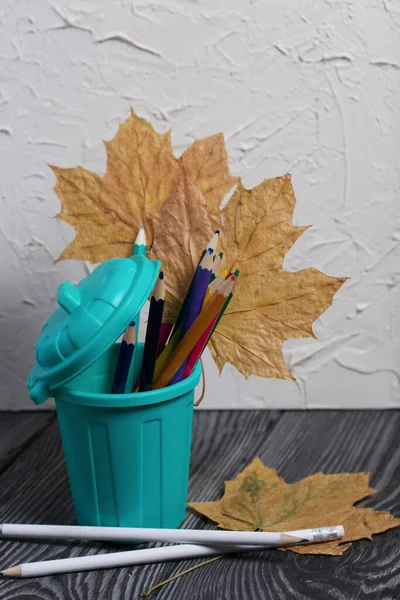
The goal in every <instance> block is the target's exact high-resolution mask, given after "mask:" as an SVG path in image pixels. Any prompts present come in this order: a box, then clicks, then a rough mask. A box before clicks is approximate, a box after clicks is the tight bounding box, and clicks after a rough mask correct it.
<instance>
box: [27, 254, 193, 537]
mask: <svg viewBox="0 0 400 600" xmlns="http://www.w3.org/2000/svg"><path fill="white" fill-rule="evenodd" d="M159 267H160V265H159V263H158V262H157V261H150V260H148V259H147V258H145V257H143V256H136V257H132V258H130V259H112V260H110V261H107V262H106V263H104V264H103V265H100V266H99V267H98V268H97V269H96V270H95V271H94V272H93V273H92V274H91V275H89V276H88V277H86V278H85V279H83V280H82V281H81V282H79V284H77V285H76V286H73V285H72V284H70V283H68V282H64V283H63V284H61V286H60V287H59V288H58V302H59V308H57V309H56V310H55V311H54V313H53V314H52V315H51V316H50V318H49V320H48V321H47V323H45V325H44V327H43V331H42V334H41V336H40V338H39V340H38V342H37V345H36V364H35V366H34V368H33V370H32V372H31V373H30V375H29V377H28V381H27V386H28V389H29V393H30V396H31V399H32V400H33V402H35V403H36V404H41V403H42V402H44V401H45V400H46V399H47V398H49V397H54V399H55V403H56V410H57V416H58V422H59V427H60V432H61V439H62V444H63V449H64V455H65V461H66V465H67V471H68V477H69V482H70V487H71V493H72V498H73V503H74V508H75V514H76V519H77V522H78V523H79V524H80V525H95V526H115V527H117V526H121V527H168V528H176V527H179V525H180V524H181V523H182V521H183V519H184V517H185V511H186V497H187V488H188V480H189V465H190V448H191V437H192V419H193V407H194V388H195V387H196V385H197V384H198V383H199V380H200V375H201V367H200V365H197V366H196V368H195V369H194V371H193V373H192V374H191V375H190V376H189V377H188V378H187V379H185V380H183V381H181V382H179V383H177V384H175V385H171V386H169V387H166V388H163V389H158V390H152V391H149V392H141V393H125V394H110V393H109V392H110V390H111V385H112V379H113V375H114V370H115V365H116V362H117V356H118V350H119V344H118V343H115V341H116V340H117V339H118V338H119V337H120V335H121V334H122V333H123V331H124V329H125V328H126V327H127V326H128V325H129V322H130V321H131V320H132V319H134V318H135V317H134V316H135V315H138V314H139V310H140V308H141V307H142V305H143V303H144V302H145V300H146V298H147V297H148V295H149V294H150V292H151V289H152V287H153V285H154V282H155V280H156V278H157V274H158V271H159ZM142 355H143V345H142V344H140V343H139V344H136V347H135V353H134V360H133V364H132V365H131V372H130V377H129V381H130V384H131V385H132V382H133V381H135V380H136V378H137V376H138V374H139V372H140V367H141V362H142Z"/></svg>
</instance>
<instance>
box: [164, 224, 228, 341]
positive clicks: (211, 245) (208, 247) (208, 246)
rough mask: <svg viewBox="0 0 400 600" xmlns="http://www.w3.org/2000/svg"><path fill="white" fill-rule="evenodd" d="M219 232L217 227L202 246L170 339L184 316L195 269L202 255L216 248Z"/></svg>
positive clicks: (212, 251) (212, 252) (211, 252)
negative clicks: (202, 248)
mask: <svg viewBox="0 0 400 600" xmlns="http://www.w3.org/2000/svg"><path fill="white" fill-rule="evenodd" d="M219 234H220V231H219V229H217V230H216V231H215V232H214V234H213V236H212V237H211V239H210V240H209V241H208V243H207V244H206V245H205V246H204V250H203V251H202V253H201V256H200V258H199V262H198V263H197V267H196V271H195V274H194V275H193V278H192V281H191V282H190V285H189V289H188V291H187V292H186V296H185V297H184V299H183V303H182V306H181V309H180V311H179V314H178V317H177V319H176V322H175V325H174V327H173V329H172V332H171V338H170V339H172V336H173V335H174V333H175V332H176V331H177V330H178V329H179V327H180V326H181V324H182V323H183V319H184V318H185V314H186V309H187V307H188V303H189V301H190V298H191V294H192V289H193V285H194V279H195V275H196V272H197V269H198V268H199V265H200V263H201V261H202V260H203V258H204V256H205V255H206V253H207V251H208V252H209V253H210V254H214V252H215V250H216V248H217V245H218V240H219Z"/></svg>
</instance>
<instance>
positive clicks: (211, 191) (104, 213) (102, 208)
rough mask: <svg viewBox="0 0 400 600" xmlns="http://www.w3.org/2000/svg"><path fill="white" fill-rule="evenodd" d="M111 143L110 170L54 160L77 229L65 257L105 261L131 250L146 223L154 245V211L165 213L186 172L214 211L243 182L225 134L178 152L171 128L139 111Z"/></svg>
mask: <svg viewBox="0 0 400 600" xmlns="http://www.w3.org/2000/svg"><path fill="white" fill-rule="evenodd" d="M105 146H106V152H107V169H106V172H105V174H104V176H103V177H99V176H98V175H96V174H94V173H91V172H90V171H87V170H86V169H83V168H82V167H76V168H72V169H61V168H58V167H52V168H53V171H54V173H55V175H56V178H57V182H56V186H55V188H54V190H55V192H56V193H57V195H58V197H59V198H60V200H61V203H62V209H61V212H60V213H59V214H58V215H57V217H58V218H59V219H62V220H63V221H66V222H67V223H69V224H70V225H72V226H73V227H74V228H75V230H76V237H75V239H74V240H73V241H72V243H71V244H70V245H69V246H68V247H67V248H66V249H65V250H64V252H63V253H62V254H61V256H60V257H59V258H58V260H64V259H67V258H77V259H85V260H89V261H91V262H101V261H104V260H107V259H109V258H113V257H125V256H130V255H131V254H132V246H133V242H134V240H135V237H136V234H137V231H138V228H139V227H140V226H141V225H144V226H145V229H146V237H147V241H148V243H149V246H152V244H153V223H152V221H153V216H154V215H159V212H160V210H161V208H162V206H163V205H164V203H165V201H166V200H167V199H168V198H170V196H172V195H173V194H174V192H175V191H176V187H177V185H179V182H180V181H181V180H182V178H184V179H185V180H186V181H187V182H188V184H190V183H191V184H193V185H196V188H197V190H198V191H199V193H200V194H203V196H204V201H205V203H206V206H207V208H208V209H209V210H210V211H214V212H216V211H217V210H219V205H220V203H221V201H222V199H223V198H224V195H225V194H226V192H227V191H229V190H230V189H231V187H232V186H233V185H234V184H235V183H236V181H237V179H236V178H235V177H232V175H231V174H230V173H229V167H228V160H227V154H226V149H225V145H224V138H223V135H222V134H216V135H213V136H210V137H208V138H205V139H203V140H197V141H196V142H194V144H193V145H192V146H191V147H190V148H188V149H187V150H186V151H185V152H184V153H183V155H182V156H181V157H180V158H179V159H177V158H175V156H174V154H173V152H172V146H171V134H170V132H167V133H165V134H163V135H162V134H159V133H158V132H156V131H155V129H154V128H153V127H152V125H151V124H150V123H148V122H147V121H145V120H144V119H141V118H139V117H138V116H137V115H136V114H135V113H134V111H133V110H132V111H131V115H130V117H129V118H128V119H127V121H125V122H124V123H122V124H121V125H120V127H119V129H118V132H117V134H116V135H115V137H114V139H113V140H111V142H105ZM206 235H207V234H206V233H205V237H206ZM204 243H205V242H204Z"/></svg>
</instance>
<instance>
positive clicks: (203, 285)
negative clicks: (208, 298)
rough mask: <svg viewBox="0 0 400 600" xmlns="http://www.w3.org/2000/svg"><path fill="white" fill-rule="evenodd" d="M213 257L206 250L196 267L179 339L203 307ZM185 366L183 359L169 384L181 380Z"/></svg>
mask: <svg viewBox="0 0 400 600" xmlns="http://www.w3.org/2000/svg"><path fill="white" fill-rule="evenodd" d="M213 258H214V257H213V253H211V252H206V253H205V255H204V256H203V258H202V259H201V261H200V264H199V266H198V267H197V269H196V274H195V276H194V279H193V289H192V293H191V295H190V300H189V302H188V306H187V309H186V313H185V317H184V319H183V328H182V333H181V339H182V338H183V336H184V335H185V334H186V332H187V331H189V329H190V327H191V326H192V325H193V323H194V322H195V320H196V319H197V317H198V315H199V314H200V312H201V309H202V307H203V302H204V297H205V295H206V291H207V288H208V285H209V283H210V277H211V273H212V267H213ZM185 366H186V361H184V362H183V363H182V365H181V366H180V367H179V369H178V371H177V372H176V373H175V375H174V376H173V378H172V379H171V382H170V385H171V384H173V383H178V381H181V379H182V377H183V373H184V372H185Z"/></svg>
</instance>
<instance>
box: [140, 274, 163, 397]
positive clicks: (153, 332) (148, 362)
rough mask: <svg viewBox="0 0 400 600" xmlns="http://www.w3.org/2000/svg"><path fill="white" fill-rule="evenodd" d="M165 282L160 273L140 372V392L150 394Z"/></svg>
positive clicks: (152, 302) (153, 298)
mask: <svg viewBox="0 0 400 600" xmlns="http://www.w3.org/2000/svg"><path fill="white" fill-rule="evenodd" d="M164 299H165V281H164V273H163V271H160V274H159V276H158V280H157V283H156V285H155V288H154V291H153V294H152V296H151V299H150V310H149V319H148V322H147V330H146V339H145V342H144V350H143V360H142V369H141V372H140V381H139V392H148V391H149V390H151V388H152V385H153V377H154V369H155V366H156V358H157V348H158V340H159V337H160V330H161V321H162V315H163V310H164Z"/></svg>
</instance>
